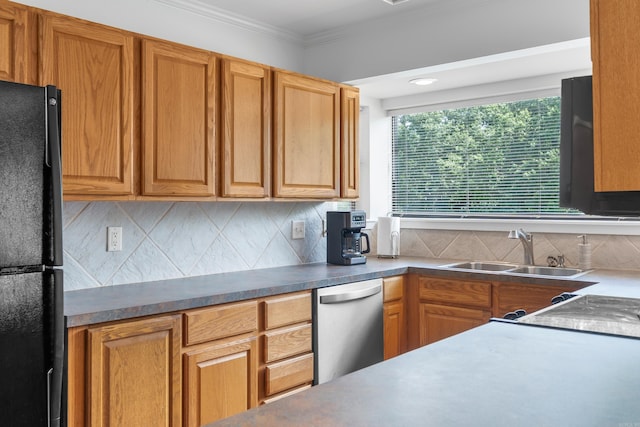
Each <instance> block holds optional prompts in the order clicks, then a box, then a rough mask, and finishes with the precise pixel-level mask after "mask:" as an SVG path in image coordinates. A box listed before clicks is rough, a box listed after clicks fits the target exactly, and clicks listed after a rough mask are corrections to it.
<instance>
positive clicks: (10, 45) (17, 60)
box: [0, 2, 38, 84]
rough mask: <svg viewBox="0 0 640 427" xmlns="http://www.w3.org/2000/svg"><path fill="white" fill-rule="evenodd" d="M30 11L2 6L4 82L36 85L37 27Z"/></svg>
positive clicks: (0, 71)
mask: <svg viewBox="0 0 640 427" xmlns="http://www.w3.org/2000/svg"><path fill="white" fill-rule="evenodd" d="M35 21H36V20H35V17H34V15H33V14H32V13H31V12H30V11H28V10H27V8H25V7H22V6H19V5H14V4H8V3H5V2H3V3H1V4H0V80H8V81H13V82H18V83H28V84H35V83H36V80H37V79H36V78H35V74H36V73H35V68H34V67H35V65H36V63H37V59H38V58H37V45H38V41H37V27H36V26H35V25H33V24H34V23H35Z"/></svg>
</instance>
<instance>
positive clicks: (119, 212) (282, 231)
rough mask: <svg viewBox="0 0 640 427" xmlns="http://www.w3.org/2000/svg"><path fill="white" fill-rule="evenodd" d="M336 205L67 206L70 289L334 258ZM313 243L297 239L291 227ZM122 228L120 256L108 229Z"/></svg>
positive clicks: (66, 248)
mask: <svg viewBox="0 0 640 427" xmlns="http://www.w3.org/2000/svg"><path fill="white" fill-rule="evenodd" d="M327 209H335V204H333V203H313V202H299V203H276V202H266V203H262V202H261V203H235V202H217V203H202V202H184V203H164V202H91V203H83V202H66V203H65V204H64V233H65V234H64V256H65V258H64V263H65V289H66V290H71V289H82V288H89V287H96V286H105V285H107V286H108V285H119V284H124V283H133V282H142V281H153V280H162V279H172V278H179V277H188V276H198V275H204V274H213V273H222V272H228V271H239V270H247V269H253V268H264V267H277V266H283V265H295V264H302V263H309V262H319V261H325V260H326V240H325V239H324V238H323V237H322V219H323V218H324V217H325V212H326V210H327ZM292 220H304V221H305V238H304V239H300V240H292V239H291V221H292ZM109 226H116V227H122V231H123V245H122V251H120V252H107V251H106V236H107V227H109Z"/></svg>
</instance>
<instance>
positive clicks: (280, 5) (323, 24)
mask: <svg viewBox="0 0 640 427" xmlns="http://www.w3.org/2000/svg"><path fill="white" fill-rule="evenodd" d="M182 1H184V0H182ZM188 1H190V2H199V3H201V4H203V5H206V6H207V7H208V8H211V9H217V10H218V11H219V12H220V11H226V12H227V13H230V14H232V15H236V17H241V18H248V19H249V20H251V21H254V22H256V23H258V24H263V25H267V26H270V27H274V28H276V29H279V30H281V31H284V32H287V33H291V34H293V35H296V36H298V37H299V38H301V39H304V38H312V37H314V36H317V35H319V34H322V33H326V32H329V31H333V30H336V29H339V28H342V27H346V26H350V25H354V24H357V23H360V22H366V21H370V20H373V19H378V18H382V17H385V16H386V17H388V16H391V15H393V14H403V13H410V12H411V11H413V10H417V9H421V8H424V7H426V6H428V5H430V4H433V3H436V2H439V1H447V0H410V1H405V2H401V3H398V4H395V5H391V4H389V3H387V2H385V1H384V0H188Z"/></svg>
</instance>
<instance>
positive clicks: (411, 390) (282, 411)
mask: <svg viewBox="0 0 640 427" xmlns="http://www.w3.org/2000/svg"><path fill="white" fill-rule="evenodd" d="M639 360H640V340H638V339H634V338H622V337H613V336H608V335H598V334H591V333H585V332H571V331H565V330H559V329H549V328H543V327H536V326H529V325H523V324H515V323H502V322H490V323H488V324H486V325H483V326H480V327H477V328H475V329H472V330H470V331H467V332H463V333H462V334H459V335H455V336H453V337H450V338H447V339H445V340H442V341H439V342H436V343H434V344H430V345H428V346H425V347H422V348H419V349H417V350H414V351H411V352H409V353H405V354H403V355H401V356H398V357H396V358H394V359H390V360H387V361H385V362H382V363H379V364H377V365H373V366H370V367H368V368H365V369H363V370H360V371H357V372H354V373H351V374H349V375H346V376H344V377H341V378H338V379H336V380H333V381H331V382H328V383H324V384H321V385H319V386H316V387H313V388H311V389H309V390H307V391H305V392H302V393H297V394H295V395H293V396H290V397H288V398H286V399H282V400H279V401H276V402H274V403H271V404H269V405H265V406H261V407H259V408H255V409H251V410H249V411H247V412H243V413H241V414H238V415H235V416H233V417H230V418H227V419H225V420H221V421H219V422H217V423H213V424H210V426H212V427H213V426H279V427H286V426H323V427H324V426H332V427H341V426H350V427H358V426H367V427H376V426H385V427H387V426H394V427H402V426H492V427H501V426H535V427H539V426H545V427H552V426H563V427H564V426H594V427H623V426H638V425H640V405H639V404H638V402H640V369H638V361H639Z"/></svg>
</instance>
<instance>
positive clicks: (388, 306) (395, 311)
mask: <svg viewBox="0 0 640 427" xmlns="http://www.w3.org/2000/svg"><path fill="white" fill-rule="evenodd" d="M404 331H405V328H404V303H403V302H402V301H394V302H386V303H384V359H385V360H387V359H390V358H392V357H395V356H397V355H399V354H402V353H403V352H404V345H403V343H404V339H403V335H404Z"/></svg>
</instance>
